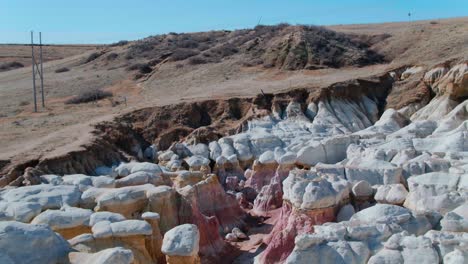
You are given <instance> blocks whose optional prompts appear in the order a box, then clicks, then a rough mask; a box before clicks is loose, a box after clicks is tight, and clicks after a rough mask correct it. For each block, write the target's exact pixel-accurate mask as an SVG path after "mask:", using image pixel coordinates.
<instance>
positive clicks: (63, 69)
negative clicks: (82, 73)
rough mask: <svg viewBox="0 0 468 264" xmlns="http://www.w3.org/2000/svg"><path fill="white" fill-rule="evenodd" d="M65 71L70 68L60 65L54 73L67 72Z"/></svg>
mask: <svg viewBox="0 0 468 264" xmlns="http://www.w3.org/2000/svg"><path fill="white" fill-rule="evenodd" d="M67 71H70V69H69V68H67V67H62V68H58V69H56V70H55V72H56V73H61V72H67Z"/></svg>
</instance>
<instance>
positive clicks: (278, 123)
mask: <svg viewBox="0 0 468 264" xmlns="http://www.w3.org/2000/svg"><path fill="white" fill-rule="evenodd" d="M467 72H468V70H467V64H466V62H464V63H458V64H457V63H448V64H446V65H442V66H441V65H437V66H435V67H433V68H428V69H426V68H424V67H409V68H407V69H398V70H395V71H394V72H391V73H388V74H386V75H384V76H377V77H375V78H374V79H371V80H356V81H353V82H347V83H339V84H335V85H333V86H331V87H329V88H327V89H321V90H313V89H312V90H308V89H300V90H294V91H290V92H287V93H282V94H275V95H273V94H261V95H259V96H257V97H255V98H237V99H229V100H209V101H204V102H197V103H182V104H178V105H171V106H165V107H153V108H146V109H141V110H138V111H135V112H132V113H129V114H126V115H123V116H120V117H118V118H116V120H115V121H113V122H107V123H102V124H99V125H97V126H96V131H95V135H94V136H95V137H94V141H92V142H90V143H89V144H88V145H84V146H83V150H82V151H78V152H74V153H68V154H66V155H64V156H60V157H56V158H49V159H39V160H33V161H29V162H27V163H24V164H6V165H5V166H3V168H2V173H4V174H2V175H3V176H2V178H0V184H1V187H2V190H1V191H0V229H1V230H0V231H1V232H4V233H5V234H7V237H9V238H10V237H14V236H16V238H15V239H18V236H19V237H20V238H21V239H19V240H18V241H23V240H24V241H28V240H30V239H31V238H37V237H38V236H40V237H43V238H44V239H46V241H49V242H47V243H49V244H48V245H50V246H51V247H54V248H55V249H57V251H54V252H52V253H53V254H50V255H48V256H47V258H44V259H46V262H47V261H49V260H50V261H49V262H50V263H54V261H55V262H57V261H62V260H64V259H65V260H68V261H71V262H72V263H84V262H83V261H85V260H89V259H92V260H93V259H94V260H97V259H99V260H106V261H110V260H112V259H119V260H121V261H122V263H154V262H157V263H164V262H167V263H200V262H201V263H220V262H225V263H230V262H233V261H238V262H240V261H241V260H245V259H246V256H247V257H248V259H250V261H253V259H255V260H254V261H255V262H257V263H307V262H308V261H310V259H311V258H313V259H317V260H319V259H320V261H321V262H323V263H327V262H330V263H335V262H344V263H367V262H370V263H380V262H381V261H386V260H389V259H396V260H397V261H398V263H410V262H418V261H423V262H424V261H426V262H431V263H437V262H442V261H443V262H446V263H452V262H451V261H452V260H453V259H457V260H461V261H462V262H463V261H466V259H467V256H466V254H464V252H466V244H467V241H466V235H467V231H468V228H467V227H468V224H467V223H468V216H467V215H466V210H465V209H466V206H467V203H468V193H467V191H468V187H467V180H468V179H467V178H466V175H467V172H468V156H467V154H466V153H467V152H468V143H467V142H468V141H467V136H468V123H467V122H468V121H467V119H468V106H467V105H468V101H467V100H466V96H467V91H468V86H467V83H466V80H467V77H466V76H467V75H468V74H467ZM408 80H411V82H414V83H417V84H411V85H416V86H417V87H422V88H421V91H424V93H425V94H424V96H420V97H419V96H417V97H412V98H409V99H407V101H406V102H405V103H401V104H400V107H401V108H399V109H393V108H392V104H394V103H395V97H394V96H395V94H398V93H400V92H401V88H402V87H403V86H404V85H403V84H404V83H406V84H408V83H409V81H408ZM408 85H409V84H408ZM392 100H393V101H392ZM406 103H408V104H406ZM78 173H79V174H78ZM21 222H22V223H21ZM264 222H265V223H266V222H268V223H269V224H271V226H270V227H269V228H266V229H264V230H263V231H262V232H264V233H256V232H259V231H258V230H259V229H258V225H262V224H264ZM38 224H42V225H38ZM264 225H266V224H264ZM15 230H16V231H15ZM18 230H19V231H18ZM52 231H55V232H57V234H58V235H56V234H55V233H54V232H52ZM15 232H16V233H15ZM254 237H255V239H258V240H256V243H254V242H252V241H251V240H250V238H252V239H253V238H254ZM65 239H68V241H66V240H65ZM31 241H32V240H31ZM251 242H252V243H253V244H254V245H253V247H252V248H251V249H252V250H251V251H250V252H246V250H245V247H244V246H246V245H249V246H252V244H250V243H251ZM5 248H6V251H5V253H4V254H3V255H1V256H0V260H3V259H2V258H5V259H7V260H9V259H13V260H15V259H17V258H18V256H19V255H18V254H17V252H16V250H15V249H14V248H13V247H10V246H8V247H5ZM72 249H73V250H72ZM71 251H76V252H71ZM28 252H31V256H28V258H31V259H32V261H34V260H35V259H36V255H37V256H39V257H40V256H41V254H44V253H43V252H40V251H38V250H37V251H35V250H34V249H30V250H29V251H28ZM33 255H34V256H33ZM238 255H241V256H242V257H241V258H239V259H237V260H235V259H236V257H237V256H238ZM109 259H110V260H109Z"/></svg>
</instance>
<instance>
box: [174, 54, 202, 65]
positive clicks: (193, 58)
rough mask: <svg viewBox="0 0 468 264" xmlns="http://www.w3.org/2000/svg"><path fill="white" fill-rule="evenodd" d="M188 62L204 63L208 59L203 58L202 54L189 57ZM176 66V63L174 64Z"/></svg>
mask: <svg viewBox="0 0 468 264" xmlns="http://www.w3.org/2000/svg"><path fill="white" fill-rule="evenodd" d="M188 62H189V64H191V65H197V64H205V63H208V60H207V59H206V58H203V57H202V56H199V55H198V56H194V57H191V58H190V59H189V61H188ZM176 66H177V65H176Z"/></svg>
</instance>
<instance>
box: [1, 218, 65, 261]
mask: <svg viewBox="0 0 468 264" xmlns="http://www.w3.org/2000/svg"><path fill="white" fill-rule="evenodd" d="M0 234H1V236H0V237H1V238H0V248H1V249H2V250H1V253H0V262H1V263H5V264H10V263H11V264H13V263H31V264H35V263H37V264H55V263H65V262H66V260H67V256H68V253H69V252H70V246H69V244H68V243H67V241H66V240H64V239H63V238H62V237H61V236H60V235H57V234H56V233H55V232H54V231H52V229H50V228H49V227H48V226H45V225H33V224H25V223H20V222H16V221H2V222H0Z"/></svg>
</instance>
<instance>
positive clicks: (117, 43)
mask: <svg viewBox="0 0 468 264" xmlns="http://www.w3.org/2000/svg"><path fill="white" fill-rule="evenodd" d="M127 44H128V40H121V41H119V42H116V43H112V44H110V45H109V46H111V47H117V46H125V45H127Z"/></svg>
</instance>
